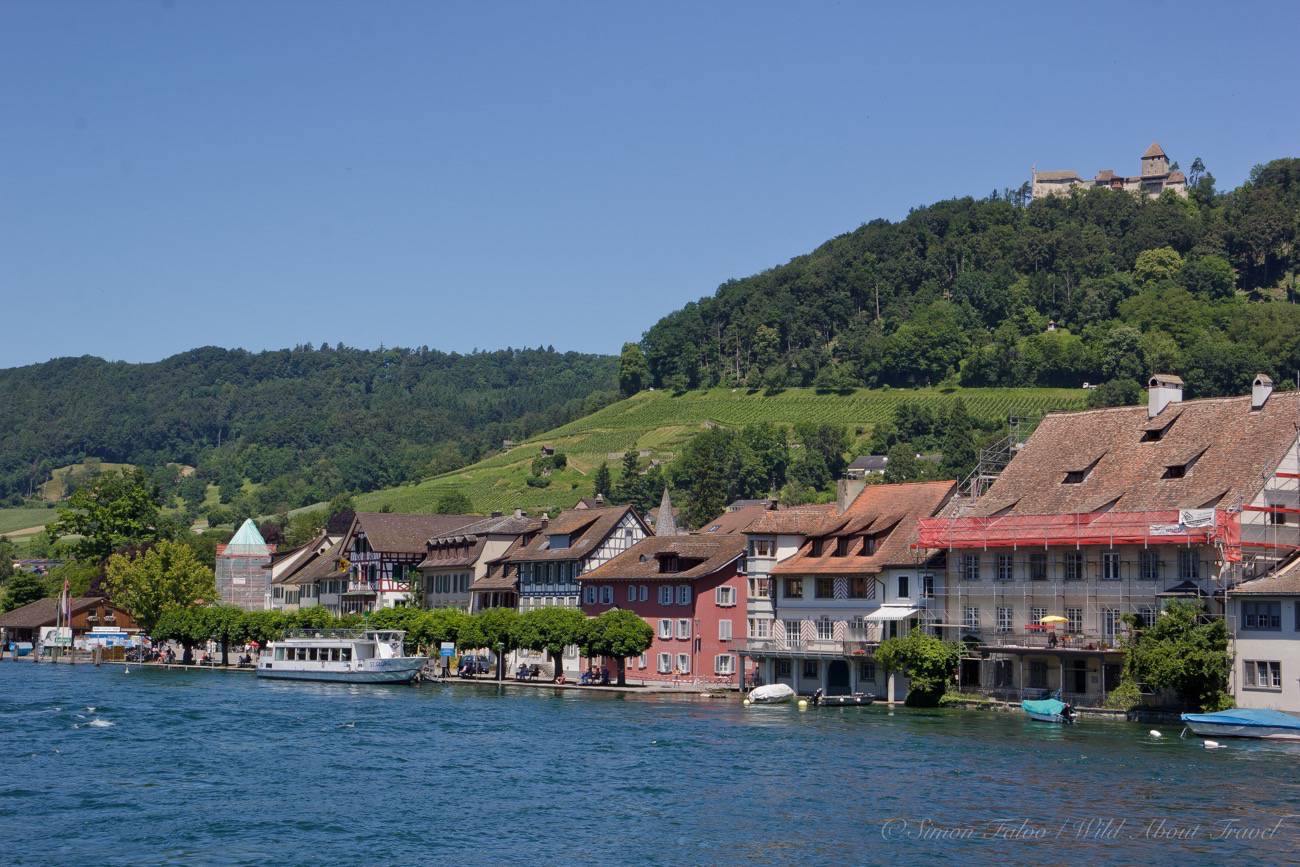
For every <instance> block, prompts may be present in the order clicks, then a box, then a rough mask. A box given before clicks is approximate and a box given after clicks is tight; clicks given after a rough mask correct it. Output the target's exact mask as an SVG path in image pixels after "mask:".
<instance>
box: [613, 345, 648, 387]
mask: <svg viewBox="0 0 1300 867" xmlns="http://www.w3.org/2000/svg"><path fill="white" fill-rule="evenodd" d="M649 384H650V365H648V364H647V363H646V360H645V353H643V352H642V351H641V347H640V345H639V344H636V343H624V344H623V351H622V353H621V354H620V355H619V357H618V389H619V391H621V392H622V393H623V396H624V397H631V396H632V395H634V394H636V393H637V392H639V391H641V390H642V389H644V388H645V387H646V386H647V385H649Z"/></svg>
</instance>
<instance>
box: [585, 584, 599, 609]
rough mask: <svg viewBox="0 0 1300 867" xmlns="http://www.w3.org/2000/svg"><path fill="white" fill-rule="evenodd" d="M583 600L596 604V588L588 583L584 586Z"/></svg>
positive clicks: (589, 603)
mask: <svg viewBox="0 0 1300 867" xmlns="http://www.w3.org/2000/svg"><path fill="white" fill-rule="evenodd" d="M582 601H583V602H585V603H587V604H588V605H595V604H596V588H595V587H593V586H591V585H590V584H588V585H587V586H586V587H583V588H582Z"/></svg>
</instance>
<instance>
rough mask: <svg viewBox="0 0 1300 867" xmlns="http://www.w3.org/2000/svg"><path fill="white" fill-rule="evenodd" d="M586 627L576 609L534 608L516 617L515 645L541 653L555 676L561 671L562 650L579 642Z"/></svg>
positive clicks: (562, 665) (579, 612)
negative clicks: (549, 661) (542, 652)
mask: <svg viewBox="0 0 1300 867" xmlns="http://www.w3.org/2000/svg"><path fill="white" fill-rule="evenodd" d="M586 625H587V618H586V617H585V616H584V615H583V613H582V612H581V611H579V610H578V609H576V608H558V607H550V608H534V609H533V610H532V611H529V612H527V613H525V614H522V615H520V617H519V625H518V641H519V646H520V647H523V648H527V649H528V650H536V651H544V652H545V653H546V654H547V655H549V656H550V657H551V663H552V665H553V666H554V668H555V674H556V675H557V676H558V675H559V674H560V673H561V672H563V671H564V649H565V648H566V647H569V646H570V645H573V644H578V643H579V641H580V640H581V639H582V637H583V634H584V632H583V630H584V629H585V628H586Z"/></svg>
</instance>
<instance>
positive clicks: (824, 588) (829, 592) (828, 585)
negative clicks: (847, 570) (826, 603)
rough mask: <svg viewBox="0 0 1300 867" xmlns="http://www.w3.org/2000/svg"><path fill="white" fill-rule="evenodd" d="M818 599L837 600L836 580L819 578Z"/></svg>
mask: <svg viewBox="0 0 1300 867" xmlns="http://www.w3.org/2000/svg"><path fill="white" fill-rule="evenodd" d="M816 592H817V598H818V599H834V598H835V579H834V578H818V579H817V590H816Z"/></svg>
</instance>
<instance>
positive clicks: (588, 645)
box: [580, 608, 655, 686]
mask: <svg viewBox="0 0 1300 867" xmlns="http://www.w3.org/2000/svg"><path fill="white" fill-rule="evenodd" d="M654 638H655V632H654V629H652V628H651V627H650V624H649V623H646V622H645V621H644V620H642V619H641V618H640V617H638V616H637V615H636V614H635V613H633V612H631V611H628V610H626V609H624V608H611V609H609V610H608V611H605V612H603V613H602V614H600V615H599V616H597V617H593V618H591V619H590V620H588V621H587V623H586V627H585V629H584V630H583V634H582V640H581V642H580V644H581V645H582V652H583V655H584V656H587V657H592V656H603V657H605V658H606V659H610V658H613V659H614V661H615V663H616V665H617V666H618V685H619V686H626V685H627V676H626V675H627V672H626V669H627V659H628V657H630V656H640V655H641V654H643V653H645V652H646V651H647V650H649V649H650V645H651V644H653V643H654Z"/></svg>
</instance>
